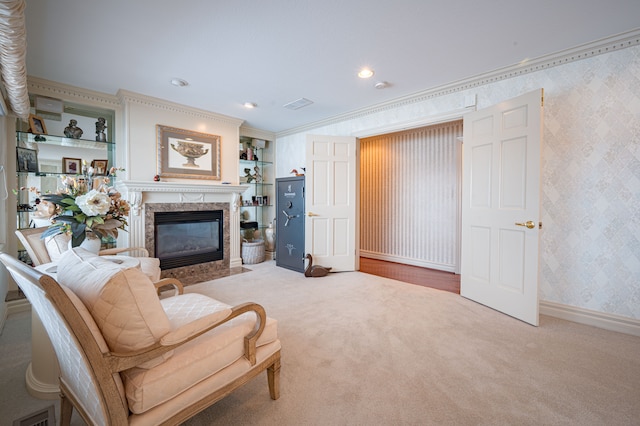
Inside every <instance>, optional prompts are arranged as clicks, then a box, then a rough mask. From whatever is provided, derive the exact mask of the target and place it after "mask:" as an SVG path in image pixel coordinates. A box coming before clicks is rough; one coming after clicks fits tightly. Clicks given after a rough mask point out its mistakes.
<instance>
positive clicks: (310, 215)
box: [307, 212, 318, 217]
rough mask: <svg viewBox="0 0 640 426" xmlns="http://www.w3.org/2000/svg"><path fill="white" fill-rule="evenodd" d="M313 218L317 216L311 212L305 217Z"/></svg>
mask: <svg viewBox="0 0 640 426" xmlns="http://www.w3.org/2000/svg"><path fill="white" fill-rule="evenodd" d="M313 216H318V215H317V214H315V213H313V212H308V213H307V217H313Z"/></svg>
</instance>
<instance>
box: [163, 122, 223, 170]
mask: <svg viewBox="0 0 640 426" xmlns="http://www.w3.org/2000/svg"><path fill="white" fill-rule="evenodd" d="M156 133H157V135H156V136H157V161H158V175H160V177H161V178H163V177H170V178H171V177H174V178H186V179H212V180H220V179H221V174H220V143H221V137H220V136H217V135H210V134H207V133H198V132H192V131H190V130H184V129H177V128H175V127H168V126H162V125H160V124H158V125H156Z"/></svg>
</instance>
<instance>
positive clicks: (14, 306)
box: [6, 299, 31, 316]
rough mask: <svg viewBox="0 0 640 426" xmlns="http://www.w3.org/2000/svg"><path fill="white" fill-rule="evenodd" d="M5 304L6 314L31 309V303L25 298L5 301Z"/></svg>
mask: <svg viewBox="0 0 640 426" xmlns="http://www.w3.org/2000/svg"><path fill="white" fill-rule="evenodd" d="M6 305H7V316H10V315H12V314H17V313H18V312H24V311H30V310H31V303H29V301H28V300H27V299H18V300H12V301H11V302H7V303H6Z"/></svg>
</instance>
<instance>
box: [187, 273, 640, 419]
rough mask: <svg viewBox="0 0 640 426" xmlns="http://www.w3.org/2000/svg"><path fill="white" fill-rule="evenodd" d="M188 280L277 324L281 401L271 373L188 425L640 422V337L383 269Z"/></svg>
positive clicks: (206, 291)
mask: <svg viewBox="0 0 640 426" xmlns="http://www.w3.org/2000/svg"><path fill="white" fill-rule="evenodd" d="M273 265H274V264H273V262H266V263H263V264H259V265H253V266H252V269H253V271H252V272H248V273H245V274H241V275H236V276H232V277H228V278H224V279H221V280H216V281H212V282H208V283H202V284H197V285H194V286H189V287H187V291H196V292H201V293H205V294H210V295H212V296H214V297H217V298H219V299H221V300H224V301H227V302H229V303H239V302H242V301H247V300H252V301H255V302H258V303H260V304H262V305H263V306H264V307H265V308H266V310H267V314H268V315H270V316H272V317H274V318H276V319H278V321H279V326H278V327H279V329H278V330H279V334H280V339H281V340H282V346H283V349H282V354H283V355H282V373H281V374H282V378H281V388H282V395H281V397H280V399H279V400H277V401H272V400H270V399H269V395H268V390H267V385H266V376H265V377H258V378H256V379H255V380H253V381H252V382H251V383H250V384H248V385H247V386H245V387H244V388H242V389H240V390H239V391H237V392H235V393H234V394H232V395H231V396H229V397H227V398H226V399H225V400H223V401H221V402H219V403H218V404H216V405H215V406H213V407H211V408H210V409H208V410H207V411H206V412H204V413H202V414H201V415H199V416H198V417H196V418H194V419H193V420H191V421H189V422H188V424H189V425H210V424H252V425H365V424H366V425H392V424H393V425H398V424H403V425H431V424H434V425H435V424H437V425H496V424H501V425H506V424H508V425H523V424H530V425H534V424H535V425H542V424H544V425H561V424H572V425H573V424H575V425H632V424H635V425H638V424H640V338H638V337H633V336H628V335H624V334H619V333H614V332H610V331H605V330H600V329H597V328H593V327H588V326H584V325H580V324H575V323H571V322H567V321H562V320H557V319H554V318H551V317H545V316H543V317H542V318H541V321H540V323H541V324H540V327H537V328H536V327H532V326H530V325H527V324H524V323H522V322H520V321H518V320H515V319H513V318H511V317H508V316H506V315H503V314H500V313H498V312H495V311H493V310H491V309H489V308H486V307H484V306H482V305H479V304H476V303H474V302H471V301H469V300H466V299H464V298H462V297H460V296H459V295H455V294H452V293H447V292H443V291H438V290H432V289H429V288H424V287H419V286H415V285H409V284H404V283H400V282H397V281H393V280H389V279H385V278H381V277H376V276H373V275H368V274H362V273H358V272H353V273H337V274H331V275H330V276H328V277H324V278H304V277H303V276H302V274H299V273H296V272H292V271H289V270H286V269H283V268H278V267H274V266H273Z"/></svg>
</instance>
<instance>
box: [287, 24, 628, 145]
mask: <svg viewBox="0 0 640 426" xmlns="http://www.w3.org/2000/svg"><path fill="white" fill-rule="evenodd" d="M638 45H640V28H637V29H634V30H631V31H627V32H624V33H621V34H617V35H614V36H611V37H607V38H604V39H600V40H597V41H594V42H591V43H586V44H582V45H580V46H577V47H574V48H571V49H566V50H561V51H559V52H556V53H552V54H549V55H545V56H540V57H538V58H535V59H529V60H525V61H522V62H520V63H517V64H513V65H510V66H507V67H503V68H498V69H496V70H493V71H489V72H486V73H483V74H479V75H476V76H473V77H470V78H467V79H463V80H458V81H455V82H452V83H448V84H445V85H442V86H438V87H434V88H431V89H428V90H424V91H421V92H417V93H414V94H412V95H407V96H404V97H401V98H396V99H392V100H390V101H387V102H382V103H379V104H376V105H372V106H369V107H365V108H361V109H358V110H355V111H351V112H347V113H344V114H340V115H337V116H334V117H330V118H327V119H325V120H320V121H315V122H313V123H309V124H305V125H303V126H299V127H295V128H292V129H288V130H283V131H281V132H276V137H283V136H288V135H292V134H296V133H302V132H305V131H309V130H313V129H317V128H319V127H323V126H328V125H332V124H336V123H340V122H343V121H347V120H355V119H359V118H362V117H366V116H369V115H372V114H377V113H379V112H383V111H387V110H392V109H397V108H401V107H403V106H406V105H411V104H415V103H419V102H424V101H426V100H429V99H434V98H438V97H441V96H444V95H449V94H451V93H456V92H461V91H463V90H468V89H472V88H474V87H479V86H484V85H486V84H491V83H495V82H498V81H501V80H506V79H509V78H513V77H518V76H521V75H524V74H529V73H532V72H536V71H541V70H544V69H548V68H553V67H557V66H559V65H565V64H568V63H570V62H575V61H580V60H583V59H587V58H591V57H594V56H598V55H602V54H605V53H611V52H614V51H617V50H621V49H625V48H627V47H633V46H638Z"/></svg>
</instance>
